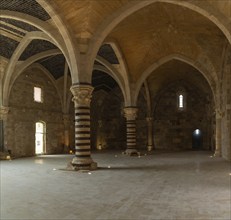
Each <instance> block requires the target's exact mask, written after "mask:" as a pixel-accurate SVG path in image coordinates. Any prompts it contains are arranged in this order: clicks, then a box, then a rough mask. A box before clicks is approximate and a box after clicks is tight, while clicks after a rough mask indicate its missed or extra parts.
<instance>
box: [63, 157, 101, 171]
mask: <svg viewBox="0 0 231 220" xmlns="http://www.w3.org/2000/svg"><path fill="white" fill-rule="evenodd" d="M96 169H97V163H96V162H94V161H93V160H92V159H91V158H77V157H74V158H73V160H72V161H71V162H70V163H69V164H68V165H67V170H72V171H90V170H96Z"/></svg>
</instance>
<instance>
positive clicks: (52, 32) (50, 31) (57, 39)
mask: <svg viewBox="0 0 231 220" xmlns="http://www.w3.org/2000/svg"><path fill="white" fill-rule="evenodd" d="M0 18H9V19H14V20H17V21H22V22H25V23H28V24H30V25H32V26H34V27H36V28H38V29H40V30H41V31H42V32H44V33H45V34H46V35H47V36H48V37H49V39H50V41H52V43H53V44H55V45H56V46H57V47H58V48H59V49H60V50H61V51H62V52H63V54H64V56H65V58H66V60H67V61H68V64H69V66H71V62H70V57H69V54H68V52H67V48H66V45H65V41H64V40H63V39H62V37H61V36H60V34H59V32H57V30H56V29H54V27H53V26H51V25H50V24H49V23H47V22H44V21H41V20H40V19H38V18H35V17H33V16H30V15H27V14H23V13H20V12H15V11H14V12H12V11H7V10H0Z"/></svg>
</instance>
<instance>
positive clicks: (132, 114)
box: [124, 106, 138, 120]
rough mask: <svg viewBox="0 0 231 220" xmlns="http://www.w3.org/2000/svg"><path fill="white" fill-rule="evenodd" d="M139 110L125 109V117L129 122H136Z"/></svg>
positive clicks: (135, 108) (134, 108) (133, 108)
mask: <svg viewBox="0 0 231 220" xmlns="http://www.w3.org/2000/svg"><path fill="white" fill-rule="evenodd" d="M137 112H138V108H137V107H133V106H132V107H125V108H124V117H125V118H126V119H127V120H135V119H136V117H137Z"/></svg>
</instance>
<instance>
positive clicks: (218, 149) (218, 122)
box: [214, 111, 221, 157]
mask: <svg viewBox="0 0 231 220" xmlns="http://www.w3.org/2000/svg"><path fill="white" fill-rule="evenodd" d="M215 137H216V150H215V153H214V156H215V157H221V112H220V111H216V135H215Z"/></svg>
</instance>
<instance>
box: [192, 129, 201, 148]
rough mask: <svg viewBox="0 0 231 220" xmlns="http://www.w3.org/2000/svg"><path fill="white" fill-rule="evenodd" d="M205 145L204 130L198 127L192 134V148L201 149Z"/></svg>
mask: <svg viewBox="0 0 231 220" xmlns="http://www.w3.org/2000/svg"><path fill="white" fill-rule="evenodd" d="M202 146H203V139H202V132H201V130H200V129H196V130H195V131H193V134H192V148H193V150H201V149H202Z"/></svg>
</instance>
